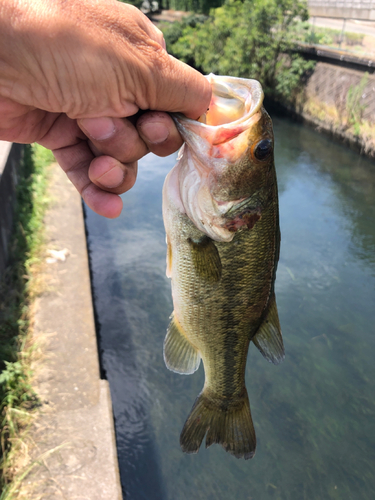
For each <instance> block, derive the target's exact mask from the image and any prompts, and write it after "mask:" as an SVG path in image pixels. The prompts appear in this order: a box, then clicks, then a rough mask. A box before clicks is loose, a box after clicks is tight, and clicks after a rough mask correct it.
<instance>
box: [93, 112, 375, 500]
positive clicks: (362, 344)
mask: <svg viewBox="0 0 375 500" xmlns="http://www.w3.org/2000/svg"><path fill="white" fill-rule="evenodd" d="M274 129H275V136H276V168H277V174H278V181H279V192H280V217H281V222H280V224H281V235H282V240H281V256H280V262H279V267H278V272H277V279H276V299H277V303H278V309H279V315H280V321H281V326H282V330H283V335H284V342H285V349H286V358H285V361H284V362H283V363H282V364H281V365H279V366H273V365H271V364H269V363H267V361H265V359H264V358H263V357H262V356H261V355H260V354H259V352H258V351H257V350H256V349H255V348H254V346H252V347H251V348H250V351H249V356H248V364H247V372H246V383H247V388H248V392H249V396H250V404H251V409H252V415H253V419H254V425H255V429H256V433H257V440H258V446H257V452H256V455H255V457H254V458H253V459H252V460H250V461H243V460H237V459H235V458H234V457H232V456H230V455H229V454H227V453H225V452H224V450H223V449H222V448H221V447H220V446H218V445H214V446H212V447H211V448H209V449H208V450H206V449H205V448H204V447H202V448H201V450H200V451H199V453H198V454H197V455H185V454H183V453H182V452H181V450H180V447H179V433H180V431H181V429H182V426H183V424H184V421H185V419H186V417H187V415H188V413H189V411H190V409H191V406H192V404H193V402H194V400H195V397H196V396H197V394H198V393H199V392H200V390H201V388H202V385H203V377H204V375H203V369H202V367H201V368H200V369H199V371H198V372H197V373H196V374H194V375H191V376H182V375H178V374H175V373H172V372H170V371H168V370H167V369H166V367H165V365H164V362H163V355H162V345H163V338H164V335H165V330H166V327H167V324H168V317H169V315H170V313H171V311H172V301H171V296H170V282H169V280H168V279H167V278H166V277H165V251H166V247H165V235H164V229H163V223H162V216H161V191H162V184H163V180H164V177H165V175H166V173H167V172H168V170H169V169H170V168H171V167H172V166H173V165H174V161H175V156H173V157H170V158H164V159H161V158H157V157H155V156H151V155H148V156H147V157H146V158H144V159H143V160H142V161H141V162H140V165H139V178H138V181H137V183H136V186H135V188H134V189H132V190H131V191H130V192H129V193H126V194H125V195H124V196H123V200H124V213H123V215H122V216H121V217H120V218H119V219H117V220H113V221H110V220H105V219H103V218H100V217H99V216H97V215H95V214H93V213H92V212H91V211H89V210H87V221H86V222H87V229H88V240H89V246H90V251H91V266H92V274H93V288H94V296H95V305H96V311H97V316H98V322H99V325H100V347H101V355H102V367H103V370H104V372H105V375H106V377H107V378H108V380H109V382H110V385H111V392H112V398H113V407H114V413H115V419H116V433H117V443H118V455H119V464H120V471H121V479H122V484H123V490H124V498H126V499H127V500H143V499H147V500H192V499H202V500H227V499H230V500H232V499H233V500H234V499H235V500H271V499H272V500H323V499H324V500H330V499H337V500H349V499H353V500H365V499H366V500H367V499H368V500H373V499H374V497H375V361H374V358H375V164H374V163H373V162H370V161H369V160H366V159H365V158H362V157H360V156H358V155H356V154H355V153H353V152H351V151H350V150H348V149H347V148H345V147H343V146H340V145H337V144H334V143H332V142H330V141H329V140H328V139H327V138H325V137H322V136H320V135H319V134H317V133H315V132H314V131H311V130H309V129H306V128H303V127H301V126H300V125H297V124H295V123H292V122H289V121H287V120H285V119H282V120H281V119H278V118H276V119H274Z"/></svg>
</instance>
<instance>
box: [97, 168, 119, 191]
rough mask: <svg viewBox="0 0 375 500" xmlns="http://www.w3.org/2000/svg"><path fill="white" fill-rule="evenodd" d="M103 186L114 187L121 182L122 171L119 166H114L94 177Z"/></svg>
mask: <svg viewBox="0 0 375 500" xmlns="http://www.w3.org/2000/svg"><path fill="white" fill-rule="evenodd" d="M96 180H97V181H98V182H100V184H101V185H102V186H103V187H107V188H115V187H117V186H119V185H120V184H122V182H123V180H124V171H123V170H122V168H121V167H119V166H117V165H116V166H115V167H113V168H112V169H111V170H109V171H108V172H106V173H105V174H103V175H101V176H100V177H98V178H97V179H96Z"/></svg>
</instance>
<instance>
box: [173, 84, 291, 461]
mask: <svg viewBox="0 0 375 500" xmlns="http://www.w3.org/2000/svg"><path fill="white" fill-rule="evenodd" d="M206 78H207V79H208V80H209V82H210V83H211V86H212V99H211V102H210V105H209V109H208V111H207V112H206V113H205V114H204V115H202V116H201V117H199V119H198V120H192V119H189V118H186V117H185V116H184V115H182V114H174V115H173V119H174V122H175V124H176V126H177V128H178V130H179V132H180V134H181V136H182V138H183V140H184V145H183V146H182V148H181V150H180V152H179V155H178V159H177V164H176V165H175V166H174V168H173V169H172V170H171V171H170V172H169V173H168V175H167V177H166V179H165V183H164V186H163V219H164V225H165V231H166V240H167V276H168V277H169V278H171V287H172V298H173V307H174V310H173V313H172V315H171V317H170V323H169V326H168V329H167V334H166V337H165V340H164V345H163V354H164V361H165V364H166V366H167V368H169V369H170V370H172V371H173V372H176V373H180V374H186V375H188V374H192V373H194V372H195V371H196V370H197V369H198V367H199V365H200V361H201V360H202V362H203V366H204V372H205V382H204V386H203V389H202V391H201V393H200V394H199V395H198V397H197V399H196V401H195V403H194V405H193V407H192V410H191V412H190V415H189V416H188V417H187V420H186V422H185V424H184V427H183V429H182V432H181V435H180V445H181V448H182V450H183V451H184V452H186V453H197V452H198V451H199V448H200V446H201V443H202V441H203V439H204V437H205V436H206V448H208V447H209V446H211V445H212V444H214V443H218V444H220V445H221V446H222V447H223V448H224V449H225V450H226V451H227V452H229V453H230V454H232V455H234V456H235V457H237V458H244V459H250V458H252V457H253V456H254V453H255V448H256V435H255V430H254V425H253V421H252V417H251V411H250V403H249V397H248V393H247V389H246V385H245V368H246V362H247V356H248V350H249V345H250V342H252V343H253V344H255V346H256V347H257V348H258V349H259V351H260V352H261V353H262V355H263V356H264V357H265V358H266V359H267V360H268V361H270V362H272V363H274V364H278V363H280V362H281V361H282V360H283V359H284V356H285V354H284V345H283V339H282V334H281V328H280V322H279V316H278V311H277V305H276V300H275V277H276V269H277V263H278V259H279V250H280V229H279V208H278V191H277V179H276V171H275V164H274V136H273V129H272V122H271V119H270V117H269V115H268V113H267V112H266V110H265V109H264V107H263V99H264V94H263V90H262V87H261V85H260V83H259V82H258V81H256V80H252V79H243V78H235V77H229V76H218V75H214V74H210V75H208V76H206Z"/></svg>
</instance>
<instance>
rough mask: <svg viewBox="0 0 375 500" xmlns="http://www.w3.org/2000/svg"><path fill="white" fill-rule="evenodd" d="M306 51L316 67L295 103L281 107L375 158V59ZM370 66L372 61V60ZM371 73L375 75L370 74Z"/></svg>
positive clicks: (306, 54)
mask: <svg viewBox="0 0 375 500" xmlns="http://www.w3.org/2000/svg"><path fill="white" fill-rule="evenodd" d="M337 52H338V51H335V53H334V54H330V53H329V51H324V52H323V53H322V54H320V52H319V51H318V50H315V51H313V52H311V51H310V52H309V51H305V52H304V53H305V56H306V57H308V58H312V59H315V60H316V61H317V63H316V66H315V69H314V71H313V72H312V74H311V75H310V76H309V78H308V79H307V80H306V83H305V86H304V87H303V89H302V91H301V92H300V96H299V98H298V99H297V101H296V104H295V105H293V106H291V105H289V106H285V105H283V104H280V103H278V104H276V107H279V108H280V109H281V110H283V111H284V112H286V113H287V114H289V115H292V116H294V118H297V119H299V120H301V121H303V122H304V123H307V124H309V125H311V126H313V127H314V128H316V129H318V130H319V131H320V132H324V133H326V134H328V135H330V136H331V137H332V138H334V139H336V140H338V141H340V142H343V143H345V144H347V145H348V146H349V147H351V148H352V149H354V150H356V151H357V152H359V153H361V154H365V155H367V156H369V157H372V158H375V74H374V73H373V70H374V67H375V60H371V61H370V60H368V61H367V60H366V63H364V62H363V60H362V59H361V58H356V57H355V56H350V61H349V60H348V57H347V56H346V57H344V56H343V57H342V58H340V57H338V56H337ZM371 62H372V64H370V65H369V63H371ZM371 72H372V74H371Z"/></svg>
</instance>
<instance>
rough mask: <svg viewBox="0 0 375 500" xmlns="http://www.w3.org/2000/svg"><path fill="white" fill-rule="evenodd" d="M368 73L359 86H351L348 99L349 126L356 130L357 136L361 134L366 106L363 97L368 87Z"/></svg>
mask: <svg viewBox="0 0 375 500" xmlns="http://www.w3.org/2000/svg"><path fill="white" fill-rule="evenodd" d="M367 82H368V73H365V74H364V76H363V77H362V79H361V81H360V82H359V83H358V85H351V86H350V88H349V90H348V95H347V97H346V114H347V125H348V127H350V126H352V127H353V128H354V133H355V134H356V135H359V134H360V125H361V123H362V118H363V112H364V111H365V109H366V105H365V104H364V103H363V102H362V95H363V92H364V90H365V88H366V86H367Z"/></svg>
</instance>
